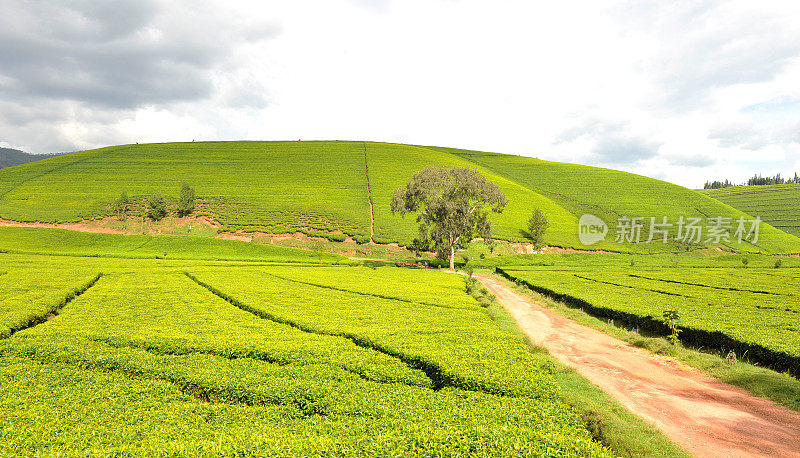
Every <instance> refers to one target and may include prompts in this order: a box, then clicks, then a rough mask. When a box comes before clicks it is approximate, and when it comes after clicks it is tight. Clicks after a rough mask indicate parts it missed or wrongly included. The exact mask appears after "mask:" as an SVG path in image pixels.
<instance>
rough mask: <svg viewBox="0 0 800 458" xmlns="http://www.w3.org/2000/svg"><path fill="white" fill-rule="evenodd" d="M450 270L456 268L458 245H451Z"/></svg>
mask: <svg viewBox="0 0 800 458" xmlns="http://www.w3.org/2000/svg"><path fill="white" fill-rule="evenodd" d="M450 270H456V247H455V245H452V244H451V245H450Z"/></svg>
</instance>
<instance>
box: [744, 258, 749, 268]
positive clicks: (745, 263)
mask: <svg viewBox="0 0 800 458" xmlns="http://www.w3.org/2000/svg"><path fill="white" fill-rule="evenodd" d="M748 264H750V259H749V258H742V265H743V266H744V268H745V269H746V268H747V265H748Z"/></svg>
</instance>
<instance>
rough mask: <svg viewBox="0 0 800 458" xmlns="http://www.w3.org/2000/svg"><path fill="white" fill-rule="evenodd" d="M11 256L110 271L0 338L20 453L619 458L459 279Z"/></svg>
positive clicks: (5, 442) (13, 443) (6, 404)
mask: <svg viewBox="0 0 800 458" xmlns="http://www.w3.org/2000/svg"><path fill="white" fill-rule="evenodd" d="M2 256H3V261H4V264H3V266H4V269H7V271H8V274H5V275H2V276H0V281H1V280H2V279H3V278H4V277H6V276H8V275H14V274H15V272H24V273H26V274H29V275H31V278H33V277H37V278H46V277H47V274H48V272H58V271H59V269H66V270H70V269H71V270H72V271H75V272H85V271H86V270H87V269H99V270H102V271H103V272H104V275H103V277H102V278H100V280H99V281H97V282H96V283H95V284H94V285H93V286H91V287H90V288H89V289H88V290H86V291H85V292H84V293H83V294H81V295H80V296H78V297H76V298H75V299H74V300H72V301H71V302H70V303H69V304H68V305H67V306H66V307H64V308H63V310H62V311H61V313H60V314H59V315H58V316H57V317H56V318H55V319H52V320H49V321H46V322H43V323H41V324H39V325H37V326H35V327H30V328H28V329H25V330H21V331H19V332H17V333H16V334H14V335H13V336H12V337H11V338H8V339H5V340H0V428H2V431H3V432H4V434H2V435H0V448H2V449H3V450H4V451H5V452H6V453H10V454H25V453H27V452H30V450H36V451H37V452H39V453H44V454H64V453H69V451H70V450H78V449H80V450H92V452H93V453H95V454H103V455H152V454H174V455H218V456H219V455H235V454H256V455H303V456H321V455H326V456H329V455H335V456H365V455H366V456H397V455H402V456H458V455H464V454H465V451H468V454H469V455H471V456H508V455H529V456H607V455H609V454H608V452H607V451H605V450H604V449H602V448H601V447H600V446H599V445H598V444H596V443H594V442H593V441H592V440H591V436H590V435H589V433H588V432H587V431H586V430H585V428H584V427H583V424H582V423H581V420H580V418H579V417H578V416H577V415H576V414H575V412H574V411H572V410H571V409H570V408H569V407H567V406H566V405H565V404H564V402H563V399H562V397H561V394H560V392H559V390H558V388H557V386H556V384H555V382H554V380H553V378H552V374H551V371H550V370H548V368H547V367H546V365H545V364H544V363H543V362H542V361H540V360H538V359H537V357H536V356H535V355H533V354H531V353H530V352H528V351H527V349H526V348H525V345H524V344H523V343H522V342H521V341H520V340H519V339H517V338H515V337H513V336H512V335H510V334H507V333H505V332H504V331H501V330H500V329H498V328H497V326H495V325H494V324H493V322H492V321H491V318H489V317H488V316H487V315H486V313H485V311H484V309H483V308H481V307H480V305H479V304H477V303H476V302H475V301H474V300H473V299H471V298H470V297H469V296H467V295H466V294H464V293H463V291H462V287H461V279H460V278H459V277H457V276H456V275H446V274H441V273H436V272H432V271H428V270H408V269H397V268H391V267H387V268H380V269H375V270H372V269H368V268H359V267H286V266H271V267H268V266H254V265H245V264H241V263H239V264H222V263H210V262H202V263H199V262H192V261H156V260H124V259H114V260H106V259H98V258H80V257H75V258H66V257H45V256H39V257H32V256H27V257H26V256H22V255H18V254H4V255H2ZM186 270H188V271H190V272H191V273H192V276H193V277H194V278H196V279H197V280H196V281H195V280H193V279H192V277H190V276H188V275H185V274H184V273H183V272H184V271H186ZM54 283H55V282H54ZM32 285H33V283H31V287H33V286H32ZM59 291H60V290H59ZM14 297H20V299H19V300H20V301H25V300H26V299H25V297H23V296H19V295H18V293H15V294H14ZM54 298H55V299H57V298H58V295H57V294H56V295H55V296H54ZM2 304H3V305H2V307H3V310H5V309H14V308H17V307H18V306H19V302H18V301H17V299H14V298H13V297H11V295H10V296H9V301H4V302H2ZM20 406H25V408H20ZM76 406H78V407H76Z"/></svg>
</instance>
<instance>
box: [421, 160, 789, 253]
mask: <svg viewBox="0 0 800 458" xmlns="http://www.w3.org/2000/svg"><path fill="white" fill-rule="evenodd" d="M437 149H438V150H441V151H446V152H449V153H452V154H455V155H458V156H460V157H462V158H464V159H467V160H469V161H471V162H473V163H475V164H479V165H481V166H483V167H485V168H486V169H488V171H490V172H494V173H496V174H499V175H502V176H503V177H506V178H508V179H510V180H514V181H515V182H517V183H519V184H521V185H523V186H525V187H526V188H528V189H531V190H534V191H536V192H537V193H540V194H542V195H543V196H545V197H547V198H549V199H552V201H553V202H554V203H556V204H557V205H559V206H561V207H563V208H564V209H566V210H568V211H569V212H571V213H572V214H573V215H576V217H580V215H582V214H584V213H589V214H593V215H596V216H598V217H599V218H601V219H603V220H604V221H605V222H606V223H607V224H608V225H609V228H610V229H611V231H612V234H613V228H614V227H615V225H616V222H617V219H618V218H619V217H620V216H628V217H637V216H641V217H655V218H657V219H660V218H662V217H665V216H666V217H667V218H668V220H669V221H672V222H675V221H677V220H678V218H679V217H681V216H683V217H684V218H689V217H700V218H706V217H707V216H724V217H730V218H732V219H733V220H737V219H738V218H739V217H740V216H744V217H745V218H747V219H750V218H751V217H755V216H760V215H761V212H760V211H755V210H754V211H750V210H749V209H745V208H744V207H742V208H739V210H743V211H745V212H747V213H749V214H750V215H752V216H747V215H746V214H745V213H742V212H741V211H738V210H732V209H731V208H730V207H728V206H727V205H724V204H721V203H720V202H719V201H717V200H715V199H710V198H708V196H706V195H703V194H702V193H700V192H697V191H693V190H690V189H686V188H684V187H681V186H677V185H674V184H672V183H667V182H664V181H660V180H655V179H652V178H647V177H644V176H640V175H634V174H631V173H627V172H621V171H617V170H610V169H603V168H598V167H588V166H584V165H577V164H566V163H558V162H550V161H543V160H539V159H534V158H529V157H523V156H512V155H506V154H497V153H484V152H478V151H466V150H458V149H452V148H437ZM578 182H580V183H581V185H580V186H576V183H578ZM731 189H735V188H726V189H725V190H722V191H727V190H731ZM797 189H800V188H797ZM712 195H713V194H712ZM795 202H797V199H796V198H795ZM726 203H729V202H726ZM733 206H734V207H736V205H733ZM736 208H738V207H736ZM775 208H779V207H775ZM793 208H794V207H793ZM543 211H544V212H545V213H546V214H547V215H548V216H549V217H550V218H551V219H552V220H553V221H554V222H557V221H558V218H559V217H557V216H556V215H555V214H553V213H551V212H550V211H549V210H548V209H544V208H543ZM761 216H763V215H761ZM789 220H790V221H800V218H798V217H795V218H793V219H789ZM776 224H777V223H776ZM576 228H577V225H576V224H574V223H573V225H572V227H571V229H572V232H573V234H577V231H576ZM554 229H555V228H554ZM676 233H677V228H676V227H673V228H671V229H670V236H671V237H673V238H674V236H675V235H676ZM551 244H552V243H551ZM725 245H727V246H729V247H731V248H733V249H737V250H744V251H763V252H767V253H796V252H798V250H799V249H800V240H798V238H797V237H794V236H791V235H788V234H786V233H785V232H782V231H779V230H777V229H775V228H773V227H772V226H770V225H767V224H762V225H761V231H760V234H759V242H758V243H757V245H756V246H755V247H754V246H750V245H749V244H741V245H740V244H738V243H736V241H735V240H734V241H733V242H732V243H727V244H725ZM565 246H575V247H579V246H578V245H577V244H575V242H574V241H573V242H571V243H570V244H569V245H565ZM592 248H593V249H603V250H610V251H620V250H623V251H629V252H658V251H679V250H682V249H684V248H685V246H684V247H681V246H680V244H676V243H669V244H666V245H665V244H663V243H649V244H638V245H627V246H625V245H620V244H617V243H614V242H613V237H611V240H609V237H607V238H606V240H605V241H603V242H599V243H597V244H595V245H592Z"/></svg>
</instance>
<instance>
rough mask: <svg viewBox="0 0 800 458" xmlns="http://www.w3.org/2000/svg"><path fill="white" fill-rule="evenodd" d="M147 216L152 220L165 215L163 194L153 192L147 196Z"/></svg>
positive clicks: (165, 202) (165, 203)
mask: <svg viewBox="0 0 800 458" xmlns="http://www.w3.org/2000/svg"><path fill="white" fill-rule="evenodd" d="M147 216H149V217H150V219H152V220H153V221H158V220H160V219H161V218H163V217H165V216H167V201H166V199H164V195H163V194H153V195H152V196H150V197H148V198H147Z"/></svg>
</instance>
